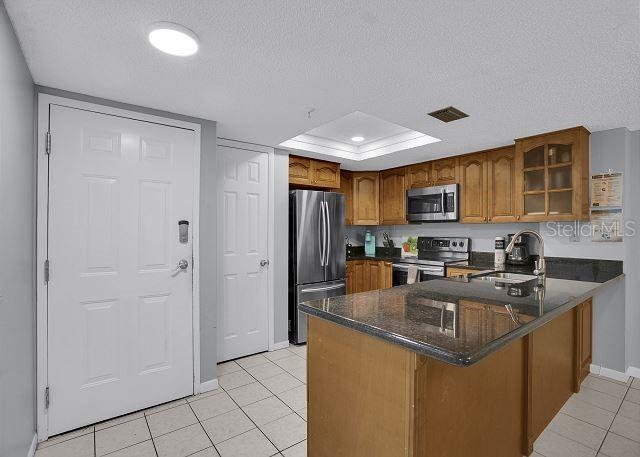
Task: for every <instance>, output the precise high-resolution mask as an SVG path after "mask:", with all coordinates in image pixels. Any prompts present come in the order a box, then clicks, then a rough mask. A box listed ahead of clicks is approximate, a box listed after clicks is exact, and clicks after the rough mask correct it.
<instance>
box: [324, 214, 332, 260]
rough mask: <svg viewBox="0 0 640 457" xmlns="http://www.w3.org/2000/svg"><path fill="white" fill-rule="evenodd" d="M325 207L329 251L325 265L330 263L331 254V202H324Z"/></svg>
mask: <svg viewBox="0 0 640 457" xmlns="http://www.w3.org/2000/svg"><path fill="white" fill-rule="evenodd" d="M324 209H325V211H326V213H327V251H326V254H325V256H326V258H325V260H324V264H325V265H329V254H331V217H330V216H329V203H327V202H326V201H325V202H324Z"/></svg>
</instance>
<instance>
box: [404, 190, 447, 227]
mask: <svg viewBox="0 0 640 457" xmlns="http://www.w3.org/2000/svg"><path fill="white" fill-rule="evenodd" d="M458 194H459V192H458V185H457V184H449V185H448V186H433V187H422V188H419V189H409V190H408V191H407V221H408V222H442V221H457V220H458Z"/></svg>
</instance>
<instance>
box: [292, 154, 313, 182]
mask: <svg viewBox="0 0 640 457" xmlns="http://www.w3.org/2000/svg"><path fill="white" fill-rule="evenodd" d="M289 184H302V185H305V186H309V185H311V159H307V158H305V157H297V156H289Z"/></svg>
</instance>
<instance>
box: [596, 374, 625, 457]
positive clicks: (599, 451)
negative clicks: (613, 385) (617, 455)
mask: <svg viewBox="0 0 640 457" xmlns="http://www.w3.org/2000/svg"><path fill="white" fill-rule="evenodd" d="M629 389H631V386H630V385H627V390H625V392H624V395H623V396H622V401H621V402H620V406H618V410H617V411H616V414H615V416H613V420H612V421H611V423H610V424H609V428H608V429H607V433H606V434H605V435H604V439H603V440H602V443H600V447H599V448H598V451H597V453H596V455H598V454H599V453H602V454H603V455H607V454H605V453H604V452H602V446H604V442H605V441H606V440H607V436H609V433H613V432H612V431H611V427H612V426H613V423H614V422H615V421H616V418H617V417H618V414H620V409H621V408H622V405H623V403H624V399H625V398H627V394H628V393H629ZM613 434H614V435H616V434H615V433H613Z"/></svg>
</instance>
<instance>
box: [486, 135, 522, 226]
mask: <svg viewBox="0 0 640 457" xmlns="http://www.w3.org/2000/svg"><path fill="white" fill-rule="evenodd" d="M515 156H516V150H515V147H514V146H508V147H506V148H499V149H494V150H491V151H488V152H487V180H488V181H487V193H488V195H487V197H488V198H487V214H486V216H487V220H488V222H496V223H497V222H516V221H517V215H516V182H515V178H516V163H515Z"/></svg>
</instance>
